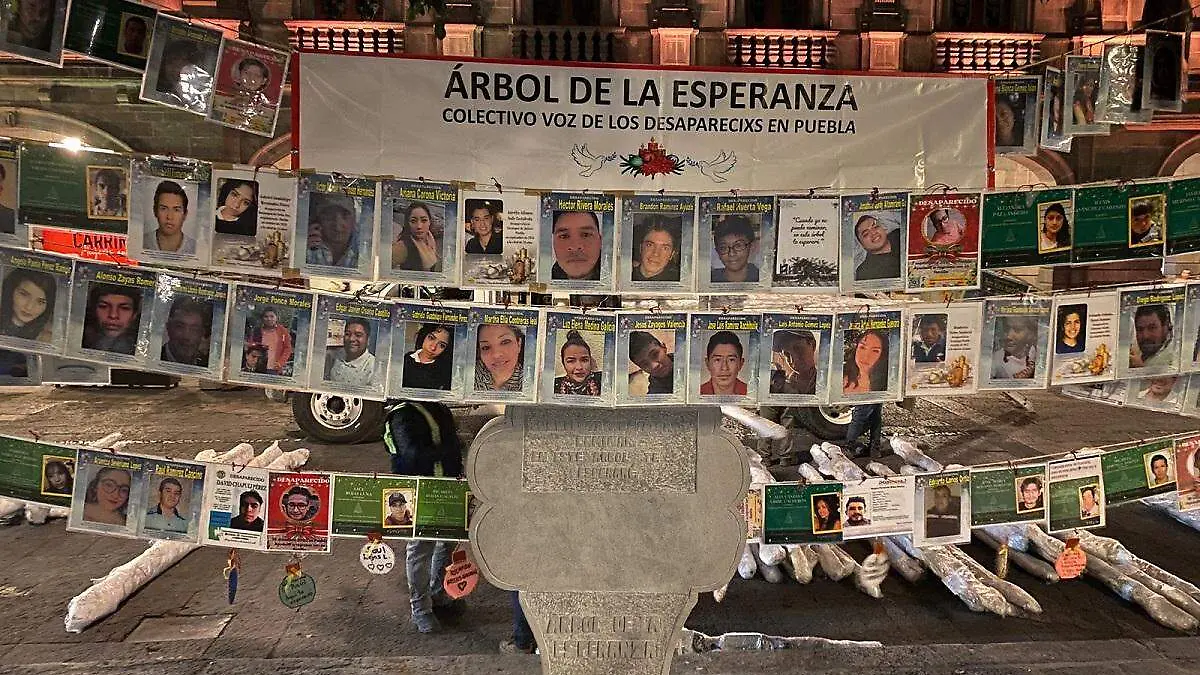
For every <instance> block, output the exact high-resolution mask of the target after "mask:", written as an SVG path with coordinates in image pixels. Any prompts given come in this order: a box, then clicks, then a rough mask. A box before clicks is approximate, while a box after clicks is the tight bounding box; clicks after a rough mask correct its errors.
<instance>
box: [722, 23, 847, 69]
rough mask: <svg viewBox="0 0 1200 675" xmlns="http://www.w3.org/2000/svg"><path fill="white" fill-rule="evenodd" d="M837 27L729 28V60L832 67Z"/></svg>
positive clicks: (761, 64) (743, 64)
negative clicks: (834, 28)
mask: <svg viewBox="0 0 1200 675" xmlns="http://www.w3.org/2000/svg"><path fill="white" fill-rule="evenodd" d="M836 37H837V31H827V30H775V29H765V28H738V29H729V30H726V31H725V54H726V56H727V57H728V58H729V63H730V64H732V65H735V66H741V67H746V68H801V69H805V70H823V69H828V68H832V67H833V64H834V60H835V58H836V56H837V45H835V44H834V41H833V40H834V38H836Z"/></svg>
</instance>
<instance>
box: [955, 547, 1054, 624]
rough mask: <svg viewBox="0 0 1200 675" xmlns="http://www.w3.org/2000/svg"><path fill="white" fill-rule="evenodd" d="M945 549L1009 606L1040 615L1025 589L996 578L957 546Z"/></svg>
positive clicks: (1031, 597)
mask: <svg viewBox="0 0 1200 675" xmlns="http://www.w3.org/2000/svg"><path fill="white" fill-rule="evenodd" d="M945 548H946V550H948V551H949V552H950V553H951V554H952V555H953V556H954V557H955V558H957V559H958V560H959V562H961V563H962V564H964V565H966V566H967V569H969V570H970V571H971V573H972V574H974V575H975V578H976V579H978V580H979V583H981V584H983V585H985V586H989V587H991V588H994V589H996V590H997V591H1000V595H1003V596H1004V599H1005V600H1007V601H1008V603H1009V604H1011V605H1013V606H1014V607H1017V608H1018V609H1021V610H1024V611H1025V612H1028V613H1030V614H1041V613H1042V606H1041V605H1040V604H1038V601H1037V600H1035V599H1034V598H1033V596H1032V595H1030V594H1028V593H1026V592H1025V589H1023V588H1021V587H1020V586H1018V585H1016V584H1014V583H1012V582H1010V581H1005V580H1004V579H1001V578H1000V577H998V576H996V575H995V574H993V573H992V571H991V570H989V569H988V568H986V567H984V566H983V565H980V564H979V562H978V561H976V560H975V559H974V558H972V557H971V556H969V555H967V554H966V552H965V551H963V550H962V549H960V548H958V547H957V546H946V547H945Z"/></svg>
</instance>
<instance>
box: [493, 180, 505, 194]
mask: <svg viewBox="0 0 1200 675" xmlns="http://www.w3.org/2000/svg"><path fill="white" fill-rule="evenodd" d="M492 185H494V186H496V192H499V193H500V194H504V186H503V185H501V184H500V181H498V180H496V177H495V176H492Z"/></svg>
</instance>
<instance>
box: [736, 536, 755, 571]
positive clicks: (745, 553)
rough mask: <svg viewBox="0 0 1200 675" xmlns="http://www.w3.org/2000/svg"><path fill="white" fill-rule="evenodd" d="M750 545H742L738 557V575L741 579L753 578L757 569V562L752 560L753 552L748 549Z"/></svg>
mask: <svg viewBox="0 0 1200 675" xmlns="http://www.w3.org/2000/svg"><path fill="white" fill-rule="evenodd" d="M751 546H752V544H745V545H743V546H742V557H741V558H740V559H738V568H737V571H738V576H739V577H741V578H743V579H753V578H754V574H755V572H757V571H758V563H757V562H755V561H754V554H753V553H751V551H750V547H751Z"/></svg>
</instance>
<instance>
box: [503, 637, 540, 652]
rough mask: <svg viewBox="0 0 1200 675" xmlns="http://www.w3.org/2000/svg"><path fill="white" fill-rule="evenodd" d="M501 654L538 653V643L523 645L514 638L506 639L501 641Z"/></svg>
mask: <svg viewBox="0 0 1200 675" xmlns="http://www.w3.org/2000/svg"><path fill="white" fill-rule="evenodd" d="M500 653H501V654H535V653H537V645H532V644H531V645H528V646H525V647H522V646H521V645H518V644H517V643H516V642H513V641H512V640H505V641H504V642H501V643H500Z"/></svg>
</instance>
